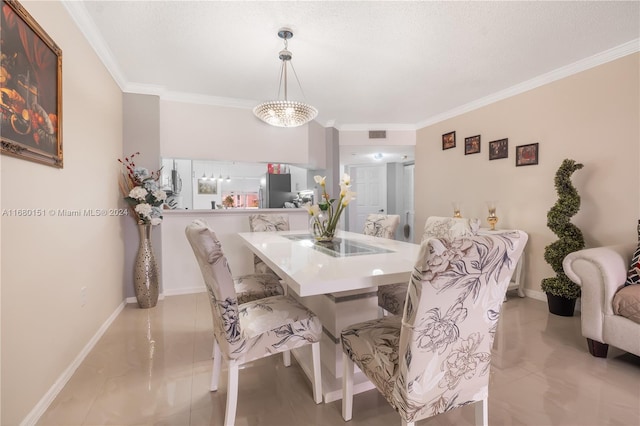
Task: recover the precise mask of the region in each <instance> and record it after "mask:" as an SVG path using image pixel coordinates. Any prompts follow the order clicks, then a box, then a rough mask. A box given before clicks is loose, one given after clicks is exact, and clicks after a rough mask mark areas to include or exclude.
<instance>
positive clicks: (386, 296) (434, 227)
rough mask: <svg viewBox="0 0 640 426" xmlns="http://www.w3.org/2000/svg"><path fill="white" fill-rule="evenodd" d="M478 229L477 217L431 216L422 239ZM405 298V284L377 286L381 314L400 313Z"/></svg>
mask: <svg viewBox="0 0 640 426" xmlns="http://www.w3.org/2000/svg"><path fill="white" fill-rule="evenodd" d="M478 229H480V220H479V219H466V218H453V217H439V216H431V217H429V218H427V221H426V222H425V224H424V232H423V234H422V241H424V240H425V239H427V238H448V239H453V238H458V237H464V236H469V235H475V234H477V233H478ZM406 298H407V284H404V283H402V284H390V285H384V286H380V287H378V306H379V307H380V309H381V311H382V315H383V316H384V315H386V313H387V312H388V313H390V314H392V315H400V314H402V308H403V306H404V301H405V299H406Z"/></svg>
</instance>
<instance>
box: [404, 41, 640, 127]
mask: <svg viewBox="0 0 640 426" xmlns="http://www.w3.org/2000/svg"><path fill="white" fill-rule="evenodd" d="M638 51H640V39H635V40H631V41H629V42H627V43H623V44H621V45H619V46H616V47H613V48H611V49H609V50H605V51H604V52H600V53H597V54H595V55H593V56H590V57H588V58H585V59H581V60H579V61H577V62H574V63H572V64H569V65H566V66H564V67H561V68H557V69H555V70H553V71H550V72H548V73H545V74H542V75H539V76H537V77H534V78H532V79H531V80H527V81H525V82H523V83H520V84H516V85H515V86H511V87H509V88H507V89H504V90H500V91H499V92H496V93H493V94H491V95H489V96H486V97H484V98H480V99H478V100H475V101H473V102H469V103H468V104H465V105H462V106H460V107H458V108H454V109H452V110H449V111H446V112H443V113H442V114H438V115H434V116H433V117H430V118H428V119H426V120H424V121H420V122H419V123H417V124H416V128H417V129H420V128H423V127H427V126H431V125H432V124H436V123H440V122H441V121H444V120H448V119H450V118H453V117H457V116H459V115H462V114H465V113H467V112H470V111H473V110H476V109H478V108H482V107H484V106H487V105H490V104H493V103H495V102H498V101H501V100H503V99H507V98H510V97H512V96H516V95H519V94H521V93H524V92H527V91H529V90H532V89H535V88H538V87H540V86H544V85H545V84H549V83H552V82H554V81H557V80H560V79H563V78H566V77H569V76H571V75H574V74H578V73H579V72H582V71H586V70H588V69H590V68H594V67H597V66H599V65H602V64H606V63H607V62H611V61H614V60H616V59H619V58H622V57H624V56H627V55H631V54H633V53H636V52H638Z"/></svg>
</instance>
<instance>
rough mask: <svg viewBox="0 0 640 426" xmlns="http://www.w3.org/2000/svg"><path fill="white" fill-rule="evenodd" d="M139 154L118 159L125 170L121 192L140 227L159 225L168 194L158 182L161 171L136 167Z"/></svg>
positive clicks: (121, 182)
mask: <svg viewBox="0 0 640 426" xmlns="http://www.w3.org/2000/svg"><path fill="white" fill-rule="evenodd" d="M137 155H140V153H139V152H136V153H134V154H131V155H130V156H129V157H125V158H124V160H121V159H118V161H119V162H120V163H122V165H123V166H124V168H125V173H123V174H122V179H121V180H120V182H119V183H120V190H121V191H122V195H124V199H125V200H126V201H127V203H129V205H130V206H131V208H132V211H133V214H134V217H135V218H136V220H137V222H138V224H140V225H143V224H144V225H159V224H160V223H161V222H162V205H163V204H164V202H165V201H166V199H167V193H166V192H164V191H163V190H161V189H160V186H159V185H158V180H159V179H160V173H161V170H162V169H160V170H157V171H155V172H153V173H150V172H149V170H147V169H145V168H143V167H136V164H135V162H134V160H133V159H134V157H136V156H137Z"/></svg>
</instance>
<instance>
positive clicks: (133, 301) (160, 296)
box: [124, 293, 166, 305]
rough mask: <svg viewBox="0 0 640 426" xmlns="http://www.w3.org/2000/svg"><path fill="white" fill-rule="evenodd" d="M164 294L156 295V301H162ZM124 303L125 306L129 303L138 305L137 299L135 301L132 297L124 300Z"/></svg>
mask: <svg viewBox="0 0 640 426" xmlns="http://www.w3.org/2000/svg"><path fill="white" fill-rule="evenodd" d="M165 294H166V293H160V294H159V295H158V300H164V296H165ZM124 303H125V304H127V305H128V304H130V303H133V304H135V303H138V299H136V297H135V296H133V297H127V298H126V299H125V300H124Z"/></svg>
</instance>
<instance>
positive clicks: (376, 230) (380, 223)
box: [362, 214, 400, 240]
mask: <svg viewBox="0 0 640 426" xmlns="http://www.w3.org/2000/svg"><path fill="white" fill-rule="evenodd" d="M399 224H400V216H399V215H397V214H370V215H368V216H367V219H366V221H365V223H364V231H363V232H362V233H363V234H364V235H372V236H374V237H382V238H389V239H391V240H393V239H394V238H395V235H396V229H398V225H399Z"/></svg>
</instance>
